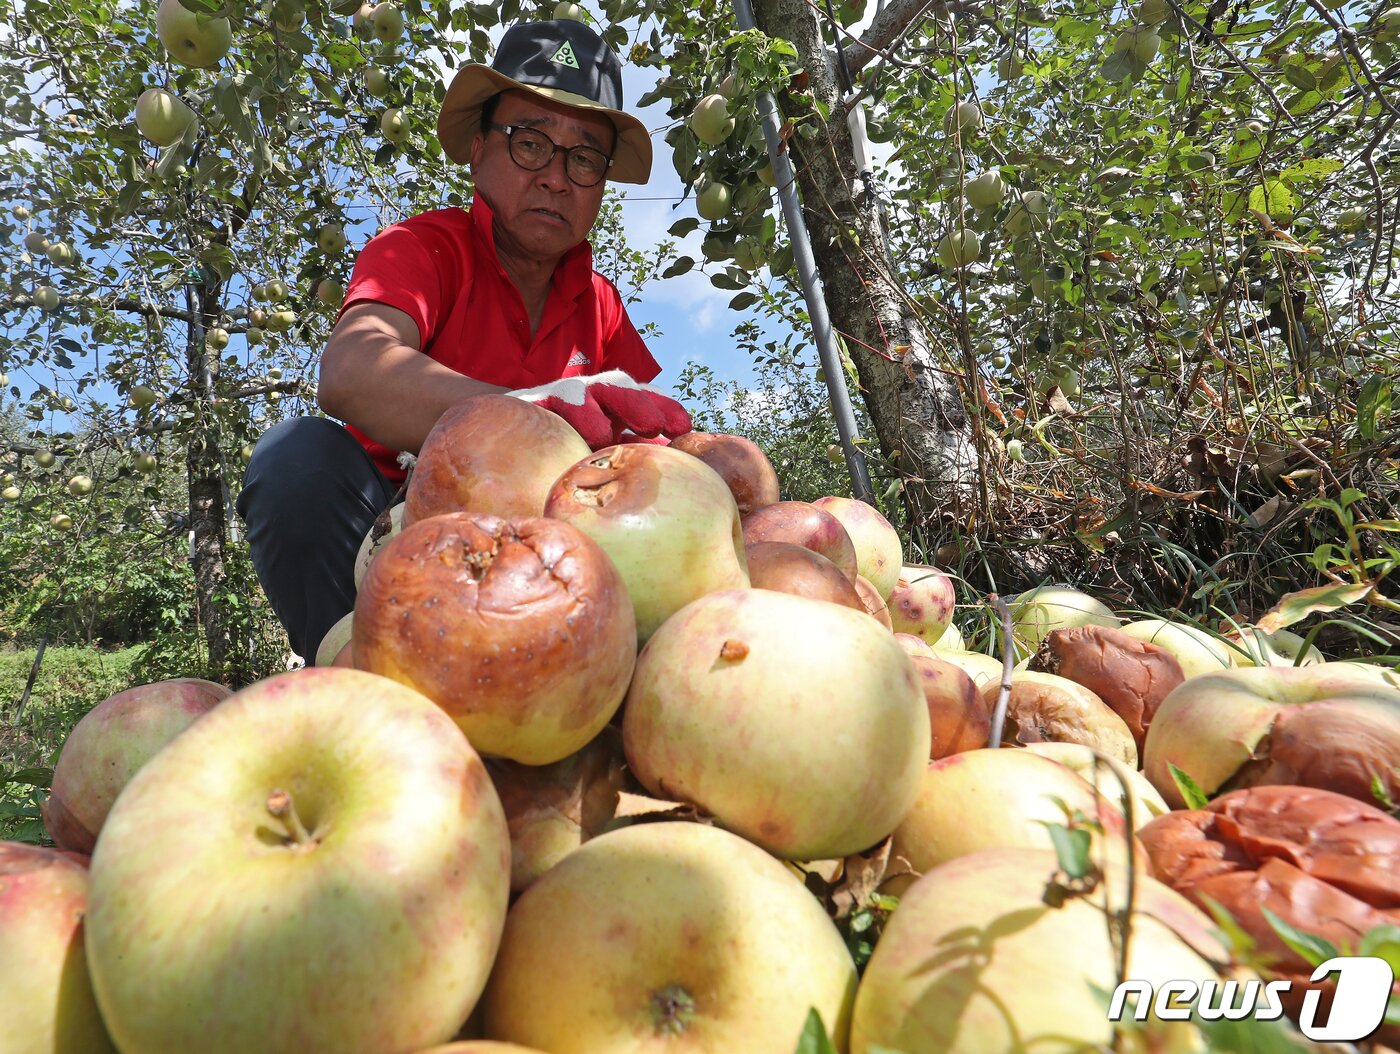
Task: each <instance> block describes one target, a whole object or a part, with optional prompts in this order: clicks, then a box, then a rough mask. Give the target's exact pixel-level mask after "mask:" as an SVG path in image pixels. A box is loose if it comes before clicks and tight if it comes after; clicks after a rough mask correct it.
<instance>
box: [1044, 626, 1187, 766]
mask: <svg viewBox="0 0 1400 1054" xmlns="http://www.w3.org/2000/svg"><path fill="white" fill-rule="evenodd" d="M1030 669H1032V670H1037V671H1041V672H1043V673H1053V674H1056V675H1058V676H1060V677H1068V678H1069V679H1070V680H1071V681H1073V682H1074V683H1075V684H1081V685H1083V686H1084V687H1085V688H1087V689H1089V691H1091V692H1093V693H1094V694H1095V695H1097V696H1098V697H1099V698H1100V699H1102V700H1103V701H1104V703H1105V704H1107V706H1108V708H1109V709H1110V710H1112V711H1113V712H1114V713H1115V714H1117V715H1118V716H1119V717H1121V718H1122V719H1123V721H1124V723H1125V724H1126V725H1127V726H1128V731H1129V732H1131V733H1132V734H1133V742H1134V743H1135V744H1136V745H1137V749H1138V754H1139V755H1141V753H1142V745H1143V742H1144V740H1145V739H1146V738H1147V729H1148V727H1149V726H1150V725H1151V724H1152V715H1153V714H1155V713H1156V712H1157V707H1159V706H1160V705H1161V704H1162V700H1163V699H1165V698H1166V697H1167V694H1168V693H1169V692H1171V691H1172V689H1174V688H1175V687H1176V686H1177V685H1179V684H1180V683H1181V682H1182V681H1183V680H1185V677H1183V676H1182V672H1181V664H1180V663H1179V662H1177V661H1176V656H1174V655H1172V653H1171V652H1169V651H1168V650H1167V649H1166V648H1163V647H1159V646H1158V645H1156V644H1150V643H1148V642H1147V641H1141V640H1137V639H1136V638H1134V637H1130V636H1128V635H1127V634H1126V633H1124V632H1123V631H1122V630H1120V629H1114V628H1113V627H1111V626H1076V627H1074V629H1055V630H1051V631H1050V632H1049V633H1047V634H1046V635H1045V639H1044V640H1043V641H1041V642H1040V650H1039V651H1037V652H1036V653H1035V655H1033V656H1032V657H1031V661H1030Z"/></svg>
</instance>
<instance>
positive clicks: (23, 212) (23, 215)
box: [10, 205, 33, 223]
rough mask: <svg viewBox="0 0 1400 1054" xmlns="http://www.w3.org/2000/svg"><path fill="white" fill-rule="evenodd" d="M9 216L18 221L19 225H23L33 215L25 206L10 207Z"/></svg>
mask: <svg viewBox="0 0 1400 1054" xmlns="http://www.w3.org/2000/svg"><path fill="white" fill-rule="evenodd" d="M10 215H11V216H13V217H14V218H15V219H17V220H19V221H20V222H21V223H23V222H24V221H25V220H27V219H29V217H30V216H31V215H33V214H32V213H31V212H30V211H29V208H28V207H27V206H25V205H11V206H10Z"/></svg>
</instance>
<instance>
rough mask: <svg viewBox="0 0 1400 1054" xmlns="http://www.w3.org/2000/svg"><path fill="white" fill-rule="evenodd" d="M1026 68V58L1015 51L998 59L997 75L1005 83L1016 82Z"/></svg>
mask: <svg viewBox="0 0 1400 1054" xmlns="http://www.w3.org/2000/svg"><path fill="white" fill-rule="evenodd" d="M1025 68H1026V62H1025V56H1024V55H1022V54H1021V53H1020V52H1019V51H1016V50H1014V49H1013V50H1011V51H1008V52H1007V53H1006V54H1005V55H1003V56H1002V57H1001V58H999V59H997V75H998V76H999V77H1001V79H1002V80H1004V81H1014V80H1015V79H1016V78H1017V77H1019V76H1020V75H1021V71H1022V70H1024V69H1025Z"/></svg>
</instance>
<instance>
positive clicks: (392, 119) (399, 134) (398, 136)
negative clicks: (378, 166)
mask: <svg viewBox="0 0 1400 1054" xmlns="http://www.w3.org/2000/svg"><path fill="white" fill-rule="evenodd" d="M379 132H380V134H381V135H382V136H384V138H385V139H387V140H388V141H389V142H391V143H402V142H403V141H404V140H405V139H407V138H408V119H407V118H406V117H405V116H404V114H403V111H402V110H400V109H399V108H398V107H397V106H391V107H389V108H388V109H387V110H385V111H384V112H383V113H382V114H380V115H379Z"/></svg>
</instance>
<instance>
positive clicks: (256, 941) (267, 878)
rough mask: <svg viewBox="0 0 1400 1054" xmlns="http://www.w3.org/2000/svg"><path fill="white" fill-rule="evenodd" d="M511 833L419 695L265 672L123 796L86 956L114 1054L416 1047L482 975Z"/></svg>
mask: <svg viewBox="0 0 1400 1054" xmlns="http://www.w3.org/2000/svg"><path fill="white" fill-rule="evenodd" d="M509 883H510V836H509V833H508V832H507V829H506V821H505V816H504V814H503V812H502V809H501V803H500V800H499V799H498V798H497V796H496V792H495V790H494V789H493V788H492V786H491V780H490V777H489V776H488V774H487V772H486V769H485V766H484V765H483V764H482V762H481V759H480V758H479V757H478V756H477V754H476V752H475V751H474V750H473V749H472V748H471V746H470V745H469V744H468V743H467V741H466V739H465V737H464V736H463V735H462V734H461V732H460V731H459V730H458V729H457V727H456V726H455V725H454V724H453V723H452V720H451V718H449V717H448V716H447V715H446V714H445V713H443V712H442V711H441V710H440V709H439V708H438V707H437V706H436V705H434V704H433V703H432V702H431V701H430V700H428V699H426V698H425V697H423V696H422V695H420V694H419V693H417V692H415V691H413V690H412V689H409V688H406V687H404V686H403V685H400V684H397V683H395V682H393V681H390V680H389V679H388V678H383V677H376V676H374V675H372V674H367V673H362V672H360V671H358V670H349V669H338V668H337V669H304V670H298V671H296V672H293V673H288V674H282V675H279V676H276V677H270V678H268V679H266V680H263V681H259V682H257V683H256V684H253V685H251V686H249V687H248V688H245V689H243V690H242V691H240V692H237V693H235V694H234V695H232V696H230V697H229V698H227V699H225V700H224V701H223V702H221V703H219V704H218V706H216V707H214V709H212V710H210V711H209V712H208V713H207V714H205V715H204V716H203V717H201V718H200V719H199V720H198V721H196V722H195V723H194V724H193V725H191V726H190V727H189V728H188V729H187V730H186V731H185V732H183V733H181V734H180V735H179V736H178V737H176V738H175V739H174V740H173V741H172V742H171V743H170V744H169V745H168V746H166V747H165V748H164V749H163V750H161V751H160V752H159V753H158V754H157V755H156V756H155V757H153V758H152V759H151V760H150V761H148V762H147V763H146V764H145V765H144V766H142V767H141V769H140V770H139V771H138V772H137V773H136V775H135V776H133V777H132V779H131V781H130V782H129V783H128V784H127V785H126V787H125V788H124V789H123V790H122V793H121V795H120V796H119V797H118V799H117V801H116V803H115V804H114V805H113V807H112V810H111V812H110V813H109V814H108V815H107V819H106V822H105V823H104V824H103V827H102V834H101V837H100V838H99V839H98V844H97V848H96V850H95V851H94V853H93V858H92V878H91V887H90V900H89V905H88V914H87V919H86V926H87V950H88V955H89V959H90V964H91V971H92V977H93V988H94V990H95V991H96V993H97V1000H98V1005H99V1006H100V1008H101V1010H102V1016H103V1019H104V1020H105V1021H106V1023H107V1027H108V1029H109V1030H110V1031H111V1033H112V1036H113V1038H114V1040H115V1041H116V1043H117V1045H118V1047H119V1048H120V1049H121V1050H122V1051H123V1054H169V1052H174V1051H193V1050H199V1051H201V1052H203V1054H246V1052H247V1051H251V1050H258V1051H263V1052H266V1054H281V1052H287V1054H291V1052H297V1054H332V1052H337V1054H340V1052H345V1051H350V1050H363V1051H412V1050H422V1049H424V1048H426V1047H430V1046H432V1045H433V1044H435V1043H443V1042H445V1041H446V1040H448V1039H449V1038H451V1037H452V1036H453V1035H454V1034H455V1033H456V1032H457V1030H458V1028H459V1027H460V1026H461V1024H462V1022H463V1021H465V1020H466V1018H467V1016H468V1014H469V1013H470V1012H471V1010H472V1008H473V1007H474V1005H475V1004H476V1001H477V998H478V996H479V995H480V993H481V990H482V988H483V987H484V986H485V983H486V977H487V974H488V972H489V970H490V966H491V961H492V958H493V957H494V955H495V952H496V948H497V946H498V944H499V941H500V936H501V931H502V928H503V927H504V923H505V914H506V903H507V898H508V896H509Z"/></svg>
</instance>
